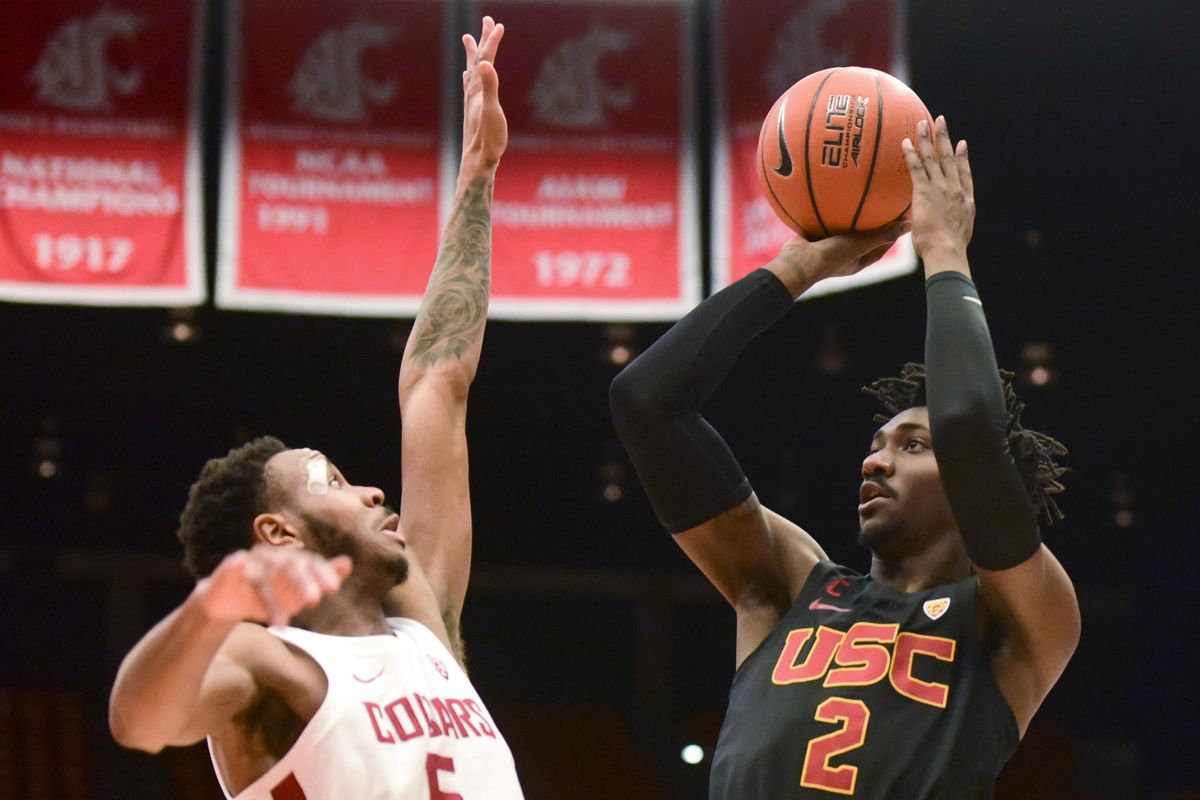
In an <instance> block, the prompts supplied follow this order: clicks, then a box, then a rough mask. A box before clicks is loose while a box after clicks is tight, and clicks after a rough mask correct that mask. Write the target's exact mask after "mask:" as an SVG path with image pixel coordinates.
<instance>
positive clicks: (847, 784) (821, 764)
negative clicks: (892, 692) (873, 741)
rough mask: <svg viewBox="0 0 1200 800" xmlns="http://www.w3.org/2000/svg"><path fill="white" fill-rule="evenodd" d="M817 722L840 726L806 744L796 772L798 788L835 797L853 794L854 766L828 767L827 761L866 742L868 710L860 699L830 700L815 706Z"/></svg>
mask: <svg viewBox="0 0 1200 800" xmlns="http://www.w3.org/2000/svg"><path fill="white" fill-rule="evenodd" d="M816 719H817V722H829V723H833V724H837V723H839V722H840V723H841V725H842V727H841V728H840V729H838V730H836V731H834V732H833V733H827V734H825V735H824V736H818V737H817V738H815V739H813V740H812V741H810V742H809V743H808V750H807V751H806V752H805V753H804V769H803V770H802V771H801V773H800V785H801V786H804V787H805V788H808V789H821V790H822V791H826V792H836V793H837V794H854V784H855V783H856V782H857V781H858V767H852V766H850V765H849V764H843V765H841V766H840V767H831V766H829V760H830V759H831V758H833V757H834V756H840V755H841V754H842V753H848V752H849V751H851V750H854V749H856V748H859V747H862V744H863V742H865V741H866V740H867V723H868V722H869V721H870V719H871V711H870V709H868V708H867V704H866V703H864V702H863V701H861V700H847V699H846V698H844V697H831V698H829V699H828V700H826V701H825V702H824V703H821V705H819V706H817V715H816Z"/></svg>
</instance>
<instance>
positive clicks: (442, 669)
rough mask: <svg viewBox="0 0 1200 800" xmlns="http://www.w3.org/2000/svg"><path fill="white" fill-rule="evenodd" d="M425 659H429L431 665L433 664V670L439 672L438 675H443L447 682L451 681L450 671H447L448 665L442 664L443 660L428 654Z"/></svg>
mask: <svg viewBox="0 0 1200 800" xmlns="http://www.w3.org/2000/svg"><path fill="white" fill-rule="evenodd" d="M425 657H426V658H428V659H429V663H430V664H433V668H434V669H436V670H437V671H438V675H441V676H442V677H443V678H445V679H446V680H450V670H448V669H446V665H445V664H443V663H442V661H441V659H439V658H437V657H435V656H431V655H429V654H426V655H425Z"/></svg>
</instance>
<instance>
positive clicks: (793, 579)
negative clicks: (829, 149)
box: [609, 224, 902, 663]
mask: <svg viewBox="0 0 1200 800" xmlns="http://www.w3.org/2000/svg"><path fill="white" fill-rule="evenodd" d="M901 230H902V226H901V225H899V224H897V225H894V226H891V227H889V228H887V229H884V230H881V231H875V232H872V233H867V234H858V235H855V236H848V235H847V236H835V237H831V238H829V239H825V240H822V241H820V242H816V243H810V242H808V241H805V240H804V239H803V238H802V237H796V238H795V239H793V240H792V241H791V242H789V243H788V244H787V245H785V246H784V248H783V250H782V251H781V252H780V254H779V256H778V257H777V258H775V259H774V260H773V261H771V263H770V264H768V265H767V266H766V267H765V268H763V269H760V270H757V271H755V272H753V273H751V274H750V275H748V276H746V277H745V278H743V279H742V280H740V281H738V282H737V283H734V284H733V285H731V286H729V287H727V288H725V289H723V290H722V291H720V292H718V293H717V294H715V295H713V296H712V297H710V298H708V299H707V300H705V301H704V302H703V303H701V304H700V305H699V306H697V307H696V308H695V309H693V310H692V311H691V312H690V313H689V314H688V315H687V316H685V317H684V318H683V319H682V320H680V321H679V322H678V323H676V325H675V326H674V327H673V328H671V330H669V331H668V332H667V333H666V334H664V335H663V337H662V338H661V339H659V340H658V341H657V342H655V344H654V345H653V346H652V347H650V349H648V350H647V351H646V352H645V353H643V354H642V355H641V356H639V357H638V358H637V359H635V360H634V361H633V363H631V364H630V365H629V366H628V367H626V368H625V370H624V371H622V372H621V374H620V375H618V376H617V378H616V379H615V380H614V381H613V384H612V388H611V390H610V393H609V397H610V403H611V406H612V414H613V421H614V423H615V425H616V429H617V433H618V434H619V435H620V437H621V441H622V442H623V443H624V445H625V449H626V450H627V451H628V453H629V456H630V459H631V460H632V461H633V464H634V467H635V468H636V469H637V472H638V476H639V477H640V478H641V481H642V484H643V485H644V486H645V487H646V493H647V494H648V495H649V497H650V502H651V504H652V505H653V506H654V510H655V513H656V514H657V515H658V518H659V520H660V521H661V522H662V524H663V525H664V526H665V527H666V528H667V530H668V531H670V532H671V533H673V534H675V541H676V542H678V544H679V546H680V547H682V548H683V550H684V552H686V553H687V555H688V556H689V557H690V558H691V559H692V561H694V562H695V563H696V565H697V566H698V567H699V568H700V570H701V571H702V572H703V573H704V574H705V575H706V576H707V577H708V579H709V580H710V581H712V583H713V585H714V586H716V588H717V589H718V590H719V591H720V592H721V594H722V595H723V596H724V597H725V599H726V600H727V601H728V602H729V603H730V605H732V606H733V607H734V608H735V609H736V610H737V612H738V628H739V630H738V645H737V651H738V661H739V663H740V661H741V660H742V658H744V657H745V655H747V654H749V652H750V651H751V650H753V649H754V647H756V646H757V645H758V643H759V642H761V640H762V637H763V636H765V635H766V633H767V632H768V631H769V630H770V628H771V627H772V626H773V625H774V623H775V621H777V619H778V615H780V614H782V613H783V612H784V611H786V610H787V608H788V607H789V606H790V605H791V601H792V599H793V598H794V597H795V595H796V594H797V593H798V592H799V591H800V588H801V587H802V586H803V583H804V580H805V579H806V578H807V577H808V573H809V572H810V571H811V569H812V567H813V565H815V564H816V563H817V561H818V560H819V559H821V558H823V557H824V553H823V552H822V550H821V548H820V547H819V546H818V545H817V544H816V542H814V541H813V540H812V539H811V538H810V537H809V536H808V535H807V534H806V533H805V532H804V531H802V530H801V529H800V528H799V527H797V526H795V525H793V524H792V523H790V522H788V521H787V520H785V519H783V518H782V517H780V516H778V515H776V514H773V513H771V512H769V511H768V510H767V509H765V508H763V507H762V506H761V505H760V504H759V503H758V500H757V498H756V497H755V496H754V494H753V492H752V490H751V488H750V484H749V483H748V482H747V481H746V478H745V476H744V475H743V473H742V470H741V467H740V466H738V463H737V460H736V459H735V458H734V456H733V454H732V453H731V452H730V450H729V448H728V447H727V446H726V444H725V442H724V440H722V439H721V437H720V435H719V434H718V433H717V432H716V431H715V430H713V428H712V427H711V426H710V425H709V424H708V423H707V422H706V421H705V420H704V418H703V417H702V416H701V415H700V408H701V407H702V406H703V404H704V402H705V401H706V400H707V399H708V398H709V396H711V394H712V393H713V392H714V391H715V390H716V388H717V386H718V385H720V383H721V381H722V380H723V379H724V378H725V376H726V375H727V374H728V372H729V370H730V369H731V368H732V366H733V364H734V362H735V361H736V360H737V357H738V355H739V354H740V353H741V351H742V349H743V348H744V347H745V346H746V344H747V343H748V342H749V341H750V340H751V339H753V338H754V337H755V336H757V335H758V334H759V333H760V332H762V331H763V330H765V329H766V328H767V327H769V326H770V325H771V324H772V323H774V322H775V321H776V320H777V319H779V318H780V317H782V316H783V315H784V314H785V313H787V311H788V309H790V308H791V307H792V301H793V300H794V299H795V298H797V297H799V296H800V295H801V294H802V293H803V292H804V291H805V290H807V289H808V287H809V286H811V285H812V284H814V283H816V282H817V281H818V280H820V279H822V278H826V277H831V276H834V275H842V274H851V273H853V272H856V271H858V270H859V269H861V268H862V267H863V266H866V265H867V264H869V263H873V261H874V260H876V259H877V258H878V257H879V256H880V255H882V253H883V252H885V251H886V250H887V247H889V246H890V245H891V243H892V242H893V241H894V240H895V239H896V237H897V236H898V235H899V234H900V233H901Z"/></svg>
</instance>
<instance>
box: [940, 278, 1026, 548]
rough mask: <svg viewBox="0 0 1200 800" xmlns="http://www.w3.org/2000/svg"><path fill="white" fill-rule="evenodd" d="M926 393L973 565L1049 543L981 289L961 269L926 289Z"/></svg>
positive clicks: (942, 465) (948, 489)
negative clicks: (1011, 428) (1017, 448)
mask: <svg viewBox="0 0 1200 800" xmlns="http://www.w3.org/2000/svg"><path fill="white" fill-rule="evenodd" d="M925 295H926V300H927V302H928V318H927V322H926V330H925V372H926V379H925V381H926V382H925V392H926V398H927V401H928V404H929V425H930V428H931V431H932V435H933V449H934V453H935V455H936V457H937V462H938V470H939V471H940V472H941V476H942V485H943V486H944V487H945V489H946V496H947V497H948V498H949V500H950V507H951V508H952V509H953V510H954V516H955V518H956V519H957V521H958V527H959V530H960V531H961V532H962V537H963V543H964V544H965V545H966V547H967V554H968V555H969V556H970V557H971V560H972V561H973V562H974V563H975V564H977V565H978V566H980V567H982V568H983V569H989V570H1000V569H1007V568H1009V567H1015V566H1017V565H1018V564H1020V563H1022V562H1024V561H1025V560H1026V559H1028V558H1029V557H1030V556H1032V555H1033V554H1034V553H1035V552H1036V551H1037V549H1038V547H1039V546H1040V545H1041V538H1040V536H1039V534H1038V527H1037V517H1036V515H1035V513H1034V508H1033V503H1032V501H1031V500H1030V497H1029V493H1028V492H1027V491H1026V490H1025V486H1024V484H1023V483H1022V481H1021V476H1020V475H1019V473H1018V472H1017V468H1016V465H1015V463H1014V462H1013V457H1012V454H1011V453H1010V452H1009V448H1008V441H1007V430H1006V429H1007V418H1008V415H1007V413H1006V411H1005V405H1004V394H1003V386H1002V384H1001V383H1000V375H999V371H998V370H997V368H996V355H995V353H994V352H993V350H992V339H991V335H990V334H989V332H988V327H987V319H986V317H985V316H984V313H983V305H982V303H980V301H979V294H978V292H976V291H975V284H974V283H972V282H971V280H970V279H968V278H967V277H966V276H964V275H961V274H959V273H957V272H942V273H938V274H937V275H934V276H933V277H932V278H930V279H929V280H928V281H927V282H926V284H925Z"/></svg>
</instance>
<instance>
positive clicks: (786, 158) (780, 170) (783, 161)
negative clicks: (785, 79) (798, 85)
mask: <svg viewBox="0 0 1200 800" xmlns="http://www.w3.org/2000/svg"><path fill="white" fill-rule="evenodd" d="M785 111H787V97H786V96H785V97H784V98H783V103H782V105H780V106H779V123H778V126H777V127H778V130H779V166H778V167H775V168H774V169H775V172H776V174H778V175H779V176H780V177H783V178H786V177H787V176H789V175H791V174H792V154H791V153H789V152H788V147H787V137H786V136H784V135H783V114H784V112H785Z"/></svg>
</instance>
